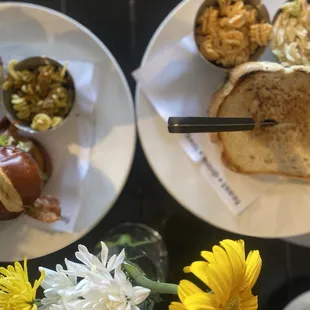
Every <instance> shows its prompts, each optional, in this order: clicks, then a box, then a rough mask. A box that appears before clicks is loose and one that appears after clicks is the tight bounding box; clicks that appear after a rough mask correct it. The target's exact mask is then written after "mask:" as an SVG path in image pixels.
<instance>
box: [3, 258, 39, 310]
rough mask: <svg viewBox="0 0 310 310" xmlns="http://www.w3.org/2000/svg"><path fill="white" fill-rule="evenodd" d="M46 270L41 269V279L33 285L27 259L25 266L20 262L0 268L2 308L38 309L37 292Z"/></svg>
mask: <svg viewBox="0 0 310 310" xmlns="http://www.w3.org/2000/svg"><path fill="white" fill-rule="evenodd" d="M44 276H45V274H44V271H41V276H40V278H39V280H36V281H35V282H34V285H33V287H32V286H31V283H30V282H29V279H28V270H27V259H25V260H24V268H23V267H22V265H21V264H20V263H18V262H15V263H14V267H13V266H8V267H7V268H3V267H1V268H0V309H2V310H12V309H14V310H36V309H37V305H36V304H35V298H36V292H37V289H38V287H39V285H40V284H41V282H42V281H43V279H44Z"/></svg>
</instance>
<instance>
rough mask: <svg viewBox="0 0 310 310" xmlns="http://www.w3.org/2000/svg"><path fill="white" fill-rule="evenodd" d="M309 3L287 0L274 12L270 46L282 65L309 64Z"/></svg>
mask: <svg viewBox="0 0 310 310" xmlns="http://www.w3.org/2000/svg"><path fill="white" fill-rule="evenodd" d="M309 3H310V1H307V0H293V1H287V2H285V3H284V4H283V5H282V6H281V8H280V9H279V10H278V12H277V13H276V14H275V17H274V20H273V31H272V36H271V45H270V46H271V50H272V52H273V54H274V55H275V57H276V58H277V60H278V61H279V63H281V64H282V65H283V66H286V67H287V66H296V65H304V66H309V65H310V4H309Z"/></svg>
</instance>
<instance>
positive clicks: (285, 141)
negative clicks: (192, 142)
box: [209, 62, 310, 179]
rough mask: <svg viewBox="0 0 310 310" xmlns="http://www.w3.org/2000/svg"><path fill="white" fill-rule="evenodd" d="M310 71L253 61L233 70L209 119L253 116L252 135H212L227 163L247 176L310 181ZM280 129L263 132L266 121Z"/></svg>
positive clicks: (309, 68) (216, 94)
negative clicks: (273, 176)
mask: <svg viewBox="0 0 310 310" xmlns="http://www.w3.org/2000/svg"><path fill="white" fill-rule="evenodd" d="M309 85H310V67H306V66H295V67H290V68H285V67H283V66H281V65H279V64H276V63H269V62H253V63H247V64H244V65H241V66H239V67H237V68H235V69H234V70H232V72H231V74H230V77H229V80H228V82H227V83H226V84H225V85H224V86H223V87H222V88H221V89H220V90H218V91H217V92H216V93H215V95H214V96H213V99H212V102H211V106H210V110H209V116H211V117H252V118H254V119H255V120H256V123H257V126H256V128H255V129H254V130H252V131H244V132H221V133H215V134H212V135H211V139H212V141H213V142H214V143H217V144H218V146H219V148H220V151H221V154H222V160H223V162H224V164H225V165H226V166H227V167H228V168H229V169H231V170H233V171H236V172H238V173H245V174H275V175H281V176H288V177H294V178H301V179H310V87H309ZM267 119H268V120H274V121H276V122H277V125H275V126H272V127H265V128H262V127H260V126H259V124H260V122H261V121H263V120H267Z"/></svg>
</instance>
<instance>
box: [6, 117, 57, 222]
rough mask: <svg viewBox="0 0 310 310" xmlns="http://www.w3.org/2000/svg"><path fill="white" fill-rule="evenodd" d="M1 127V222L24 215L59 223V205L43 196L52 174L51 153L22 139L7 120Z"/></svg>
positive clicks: (37, 144)
mask: <svg viewBox="0 0 310 310" xmlns="http://www.w3.org/2000/svg"><path fill="white" fill-rule="evenodd" d="M0 127H1V129H2V134H1V135H0V221H3V220H11V219H14V218H16V217H18V216H19V215H21V214H22V213H24V212H26V213H27V214H29V215H30V216H32V217H35V218H37V219H39V220H41V221H44V222H54V221H55V220H59V219H60V208H59V202H57V200H56V199H55V198H52V197H48V196H43V197H41V193H42V190H43V188H44V185H45V184H46V183H47V182H48V180H49V178H50V176H51V173H52V165H51V160H50V157H49V155H48V153H47V152H46V150H45V149H44V147H43V146H42V145H41V144H40V143H38V142H37V141H36V140H34V139H30V138H28V137H24V136H21V135H20V134H19V133H18V131H17V130H16V129H15V127H14V126H13V125H9V124H8V123H6V122H5V121H4V123H3V122H0ZM55 206H56V208H55ZM57 206H58V208H57ZM52 209H53V210H54V211H56V212H53V211H52ZM56 209H57V210H56Z"/></svg>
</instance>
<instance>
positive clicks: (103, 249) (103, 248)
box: [100, 242, 109, 266]
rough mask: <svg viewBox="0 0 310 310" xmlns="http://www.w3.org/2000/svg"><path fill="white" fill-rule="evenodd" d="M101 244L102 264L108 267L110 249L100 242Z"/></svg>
mask: <svg viewBox="0 0 310 310" xmlns="http://www.w3.org/2000/svg"><path fill="white" fill-rule="evenodd" d="M100 244H101V253H100V258H101V263H102V264H103V265H104V266H106V265H107V261H108V255H109V249H108V247H107V246H106V244H105V243H104V242H100Z"/></svg>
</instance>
